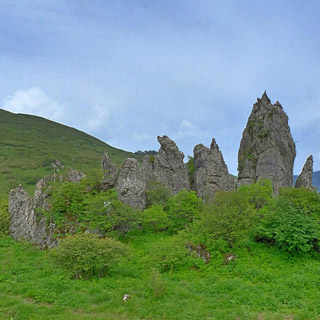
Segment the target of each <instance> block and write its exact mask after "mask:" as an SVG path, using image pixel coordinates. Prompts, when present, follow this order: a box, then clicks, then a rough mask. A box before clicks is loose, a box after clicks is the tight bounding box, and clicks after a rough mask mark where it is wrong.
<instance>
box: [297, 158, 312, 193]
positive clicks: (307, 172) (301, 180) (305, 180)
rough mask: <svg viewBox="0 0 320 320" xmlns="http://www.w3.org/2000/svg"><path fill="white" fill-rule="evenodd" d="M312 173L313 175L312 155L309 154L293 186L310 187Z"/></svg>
mask: <svg viewBox="0 0 320 320" xmlns="http://www.w3.org/2000/svg"><path fill="white" fill-rule="evenodd" d="M312 175H313V157H312V156H309V157H308V158H307V160H306V162H305V164H304V166H303V169H302V171H301V173H300V174H299V176H298V178H297V180H296V183H295V185H294V187H295V188H301V187H304V188H312Z"/></svg>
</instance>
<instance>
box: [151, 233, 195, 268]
mask: <svg viewBox="0 0 320 320" xmlns="http://www.w3.org/2000/svg"><path fill="white" fill-rule="evenodd" d="M147 260H148V261H149V263H150V264H151V265H152V266H153V267H154V268H157V269H158V270H159V271H160V272H168V271H177V270H180V269H183V268H185V267H190V266H192V265H193V264H194V262H195V259H192V257H191V256H190V252H189V251H188V249H187V248H186V242H185V240H183V239H182V238H180V237H178V236H171V237H166V238H163V239H161V240H159V241H157V242H156V243H155V244H154V245H153V246H152V247H151V248H150V253H149V256H148V258H147ZM197 262H198V261H197Z"/></svg>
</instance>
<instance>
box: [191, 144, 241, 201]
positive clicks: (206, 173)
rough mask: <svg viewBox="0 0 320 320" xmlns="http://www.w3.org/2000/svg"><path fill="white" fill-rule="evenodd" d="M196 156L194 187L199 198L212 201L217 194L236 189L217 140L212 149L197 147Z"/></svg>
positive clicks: (195, 149)
mask: <svg viewBox="0 0 320 320" xmlns="http://www.w3.org/2000/svg"><path fill="white" fill-rule="evenodd" d="M193 154H194V187H195V190H196V192H197V195H198V197H201V198H205V199H207V200H211V199H212V198H213V197H214V194H215V192H217V191H220V190H226V191H229V190H233V189H235V182H234V179H232V177H231V176H230V175H229V172H228V167H227V165H226V163H225V161H224V159H223V155H222V153H221V151H220V150H219V146H218V145H217V143H216V141H215V139H212V143H211V146H210V149H209V148H207V147H205V146H204V145H202V144H198V145H197V146H195V148H194V150H193Z"/></svg>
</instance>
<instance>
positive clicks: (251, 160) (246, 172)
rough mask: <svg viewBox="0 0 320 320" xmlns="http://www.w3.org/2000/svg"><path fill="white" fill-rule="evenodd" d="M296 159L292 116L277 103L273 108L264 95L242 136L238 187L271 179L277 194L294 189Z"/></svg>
mask: <svg viewBox="0 0 320 320" xmlns="http://www.w3.org/2000/svg"><path fill="white" fill-rule="evenodd" d="M295 156H296V148H295V144H294V142H293V139H292V136H291V133H290V128H289V125H288V116H287V115H286V113H285V112H284V111H283V109H282V106H281V104H280V103H279V102H278V101H277V102H276V103H275V104H274V105H273V104H272V103H271V102H270V99H269V98H268V96H267V94H266V92H264V94H263V95H262V98H261V99H258V101H257V103H255V104H254V105H253V110H252V112H251V114H250V117H249V119H248V122H247V126H246V128H245V129H244V131H243V134H242V139H241V143H240V148H239V153H238V171H239V174H238V186H240V185H242V184H250V183H253V182H255V181H257V180H260V179H263V178H269V179H271V180H272V184H273V188H274V191H275V192H276V193H277V192H278V190H279V188H280V187H291V186H292V179H293V162H294V159H295Z"/></svg>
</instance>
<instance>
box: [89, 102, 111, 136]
mask: <svg viewBox="0 0 320 320" xmlns="http://www.w3.org/2000/svg"><path fill="white" fill-rule="evenodd" d="M109 118H110V110H109V109H108V108H107V107H103V106H100V105H95V106H94V107H93V110H91V111H90V116H89V119H88V122H87V125H86V127H87V129H88V130H89V131H92V132H95V131H96V130H98V129H101V128H102V127H104V126H106V123H107V121H108V120H109Z"/></svg>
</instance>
